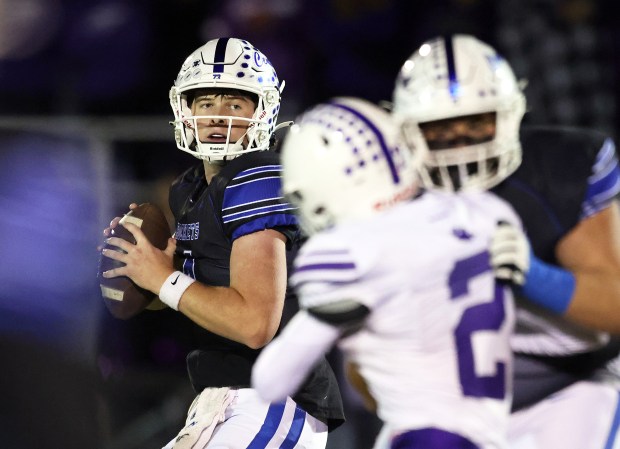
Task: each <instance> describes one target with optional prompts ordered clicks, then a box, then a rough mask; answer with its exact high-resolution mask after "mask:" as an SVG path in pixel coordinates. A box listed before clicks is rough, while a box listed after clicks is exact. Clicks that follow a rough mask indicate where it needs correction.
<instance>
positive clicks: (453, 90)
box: [444, 36, 459, 100]
mask: <svg viewBox="0 0 620 449" xmlns="http://www.w3.org/2000/svg"><path fill="white" fill-rule="evenodd" d="M444 42H445V46H446V63H447V65H448V83H449V89H450V96H451V97H452V99H453V100H456V97H457V96H458V93H459V82H458V79H457V78H456V65H455V63H454V48H453V46H452V36H448V37H446V38H444Z"/></svg>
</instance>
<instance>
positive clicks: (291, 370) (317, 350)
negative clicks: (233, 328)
mask: <svg viewBox="0 0 620 449" xmlns="http://www.w3.org/2000/svg"><path fill="white" fill-rule="evenodd" d="M339 336H340V331H339V330H338V328H336V327H334V326H332V325H330V324H327V323H325V322H322V321H319V320H317V319H316V318H314V317H312V316H311V315H310V314H308V313H307V312H306V311H303V310H302V311H300V312H299V313H297V314H296V315H295V316H294V317H293V319H292V320H291V321H290V322H289V324H288V325H287V326H286V327H285V328H284V330H283V331H282V333H281V334H280V336H278V337H277V338H275V339H274V340H273V341H272V342H271V343H269V344H268V345H267V346H266V347H265V348H264V349H263V351H262V352H261V354H260V356H259V357H258V359H257V361H256V363H255V364H254V368H253V369H252V387H253V388H255V389H256V391H257V392H258V394H259V395H260V396H261V397H262V398H263V399H264V400H266V401H268V402H279V401H282V400H284V399H286V397H287V396H291V395H293V394H294V393H295V392H296V391H297V390H298V388H299V386H300V385H301V383H302V382H303V381H304V380H305V378H306V377H307V376H308V374H309V373H310V371H311V370H312V368H313V367H314V365H315V364H316V363H317V362H318V361H319V360H320V359H321V357H323V356H324V355H325V353H326V352H327V351H329V349H331V347H332V346H333V345H334V343H335V342H336V341H337V340H338V337H339Z"/></svg>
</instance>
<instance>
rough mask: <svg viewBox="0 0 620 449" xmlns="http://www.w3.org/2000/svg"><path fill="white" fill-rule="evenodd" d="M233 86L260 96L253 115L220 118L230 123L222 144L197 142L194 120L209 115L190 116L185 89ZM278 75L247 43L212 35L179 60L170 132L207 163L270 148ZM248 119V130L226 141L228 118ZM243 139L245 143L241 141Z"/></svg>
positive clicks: (278, 91) (180, 144) (277, 108)
mask: <svg viewBox="0 0 620 449" xmlns="http://www.w3.org/2000/svg"><path fill="white" fill-rule="evenodd" d="M207 88H218V89H236V90H241V91H246V92H250V93H252V94H255V95H257V96H258V105H257V106H256V110H255V111H254V115H253V117H252V118H251V119H242V118H239V117H231V116H228V117H218V118H219V119H224V120H227V121H228V136H227V139H226V142H225V143H224V144H212V143H205V142H200V141H199V140H198V139H197V138H196V137H197V136H196V130H197V129H198V128H197V120H198V119H209V118H214V117H213V116H193V115H192V113H191V110H190V106H191V105H190V104H188V92H189V91H192V90H195V89H207ZM283 88H284V83H282V86H280V83H279V81H278V76H277V75H276V72H275V70H274V68H273V66H272V65H271V63H270V62H269V60H268V59H267V57H266V56H265V55H264V54H263V53H261V52H260V51H259V50H258V49H256V48H255V47H254V46H253V45H252V44H250V43H249V42H248V41H245V40H241V39H235V38H220V39H213V40H210V41H209V42H207V43H206V44H204V45H203V46H202V47H200V48H198V49H197V50H196V51H194V52H193V53H192V54H191V55H189V57H188V58H187V59H186V60H185V62H184V63H183V66H182V67H181V71H180V72H179V75H178V76H177V79H176V81H175V82H174V85H173V86H172V88H171V89H170V105H171V106H172V112H173V113H174V136H175V141H176V143H177V147H178V148H179V149H180V150H182V151H185V152H187V153H190V154H191V155H193V156H195V157H197V158H198V159H206V160H208V161H225V160H230V159H232V158H234V157H237V156H239V155H240V154H241V153H242V152H247V151H262V150H266V149H268V148H269V145H270V139H271V135H272V134H273V132H274V131H275V129H276V120H277V118H278V112H279V111H280V94H281V92H282V90H283ZM233 119H234V120H236V121H237V122H238V121H242V120H245V121H247V122H248V131H247V133H246V134H245V135H244V136H243V137H242V138H241V139H239V140H237V141H236V142H231V141H230V133H231V126H232V120H233ZM246 139H247V142H248V144H247V145H244V140H246Z"/></svg>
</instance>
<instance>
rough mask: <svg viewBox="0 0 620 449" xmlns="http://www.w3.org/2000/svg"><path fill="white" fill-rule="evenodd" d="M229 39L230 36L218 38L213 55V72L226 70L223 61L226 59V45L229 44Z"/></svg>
mask: <svg viewBox="0 0 620 449" xmlns="http://www.w3.org/2000/svg"><path fill="white" fill-rule="evenodd" d="M228 39H229V38H227V37H224V38H222V39H218V40H217V44H216V46H215V55H214V56H213V64H214V65H213V73H223V72H224V64H223V62H224V61H226V47H227V46H228Z"/></svg>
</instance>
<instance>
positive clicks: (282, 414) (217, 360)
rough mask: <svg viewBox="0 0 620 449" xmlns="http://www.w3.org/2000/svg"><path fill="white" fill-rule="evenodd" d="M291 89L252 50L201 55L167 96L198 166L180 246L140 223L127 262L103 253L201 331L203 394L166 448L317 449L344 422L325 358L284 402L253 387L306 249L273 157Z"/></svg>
mask: <svg viewBox="0 0 620 449" xmlns="http://www.w3.org/2000/svg"><path fill="white" fill-rule="evenodd" d="M283 85H284V84H283V83H282V84H281V83H280V82H279V80H278V77H277V75H276V72H275V70H274V68H273V66H272V65H271V63H270V62H269V60H268V59H267V57H266V56H265V55H264V54H263V53H262V52H261V51H259V50H258V49H256V48H255V47H254V46H253V45H252V44H250V43H249V42H247V41H245V40H241V39H235V38H221V39H214V40H211V41H209V42H207V43H206V44H204V45H203V46H201V47H200V48H198V49H197V50H196V51H194V52H193V53H192V54H191V55H190V56H189V57H188V58H187V59H186V60H185V62H184V63H183V66H182V68H181V71H180V72H179V75H178V77H177V79H176V81H175V83H174V86H173V87H172V88H171V89H170V103H171V106H172V111H173V113H174V118H175V120H174V135H175V140H176V144H177V147H178V148H179V149H180V150H182V151H185V152H187V153H189V154H191V155H193V156H195V157H196V158H197V159H199V160H200V162H199V163H198V164H196V165H195V166H192V167H191V168H189V169H188V170H187V171H186V172H185V173H183V174H181V175H180V176H179V177H178V178H177V179H176V180H175V181H174V183H173V184H172V186H171V188H170V197H169V201H170V208H171V210H172V212H173V214H174V217H175V221H176V223H175V225H176V232H175V239H171V241H170V243H169V245H168V248H166V250H165V251H159V250H158V249H156V248H154V247H153V246H152V245H150V244H149V242H148V241H146V239H145V238H144V236H143V234H141V231H140V229H139V228H137V227H136V226H131V224H127V225H126V227H127V229H128V230H129V231H131V232H132V233H133V234H134V236H135V237H136V241H137V244H136V245H130V244H128V243H127V242H124V241H122V240H120V239H118V238H114V237H111V238H110V239H109V243H110V244H113V245H116V246H118V247H119V248H120V249H121V250H122V251H123V252H119V251H107V252H106V255H107V256H109V257H112V258H113V259H117V260H120V261H121V262H123V263H125V264H126V266H124V267H122V268H117V269H113V270H110V271H108V272H107V273H106V277H114V276H129V277H130V278H131V279H132V280H133V281H134V282H135V283H136V284H138V285H140V286H141V287H143V288H146V289H148V290H151V291H152V292H154V293H156V294H157V295H159V298H160V299H161V301H162V302H163V303H164V304H166V305H167V306H169V307H171V308H172V309H174V310H178V311H179V312H181V313H183V314H184V315H186V316H187V317H188V318H189V319H191V320H192V321H193V322H194V323H196V325H197V326H196V341H197V346H196V349H195V350H194V351H192V352H190V354H189V355H188V357H187V368H188V372H189V377H190V380H191V382H192V385H193V387H194V389H195V390H196V392H197V393H198V396H197V397H196V400H195V401H194V403H193V404H192V405H191V407H190V409H189V412H188V415H187V421H186V426H185V427H184V428H183V429H182V430H181V431H180V432H179V434H178V436H177V437H176V438H174V439H173V440H172V441H171V442H170V443H169V444H168V445H167V446H166V448H167V449H169V448H174V449H181V448H195V449H196V448H201V449H202V448H211V447H213V448H215V447H218V448H221V447H226V448H233V449H234V448H237V449H241V448H248V447H256V448H258V447H260V448H279V447H288V448H317V449H318V448H324V447H325V445H326V440H327V432H328V430H330V429H333V428H335V427H336V426H337V425H339V424H340V423H341V422H342V421H343V414H342V403H341V399H340V393H339V390H338V386H337V383H336V380H335V376H334V374H333V372H332V371H331V368H330V367H329V365H328V364H327V361H326V360H325V359H321V360H320V361H319V363H317V364H316V365H315V366H314V367H313V370H312V373H311V375H309V376H308V377H307V378H306V379H305V382H304V383H303V385H301V386H300V388H299V390H296V392H291V396H289V397H286V398H281V399H282V401H281V402H278V403H269V402H267V401H264V400H262V399H261V398H260V397H259V396H258V394H257V393H256V392H255V391H254V390H253V389H251V388H250V374H251V369H252V365H253V363H254V361H255V359H256V357H257V356H258V354H259V352H260V349H261V348H262V347H263V346H264V345H265V344H267V343H268V342H269V341H270V340H271V339H272V338H273V336H274V335H275V333H276V331H277V330H278V327H279V325H280V323H281V319H282V314H283V306H284V304H285V293H286V290H287V256H289V257H291V256H292V255H293V252H292V250H294V249H295V247H296V245H297V244H298V234H299V232H298V225H297V218H296V216H295V215H293V213H292V212H293V206H291V205H290V204H288V203H287V202H285V201H283V200H282V198H281V196H280V185H281V181H280V172H281V167H280V161H279V155H278V154H276V153H275V152H273V151H270V150H271V149H272V146H273V133H274V131H275V130H276V128H277V125H276V120H277V117H278V112H279V110H280V98H281V92H282V88H283ZM113 224H115V223H114V222H113ZM106 231H107V233H108V234H109V229H107V230H106ZM173 254H174V255H175V256H176V260H178V262H179V263H178V264H177V265H176V268H178V270H176V271H175V268H173ZM295 305H296V303H295Z"/></svg>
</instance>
